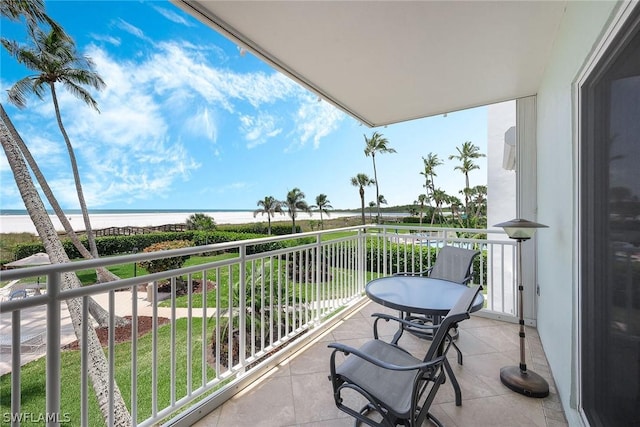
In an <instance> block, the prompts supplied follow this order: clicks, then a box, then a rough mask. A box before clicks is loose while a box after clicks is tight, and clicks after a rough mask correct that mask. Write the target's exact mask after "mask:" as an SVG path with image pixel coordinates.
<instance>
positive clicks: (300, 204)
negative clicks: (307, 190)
mask: <svg viewBox="0 0 640 427" xmlns="http://www.w3.org/2000/svg"><path fill="white" fill-rule="evenodd" d="M304 197H305V196H304V193H303V192H302V191H300V189H299V188H294V189H293V190H291V191H289V192H288V193H287V199H286V200H285V201H284V202H283V203H282V204H283V205H284V206H285V207H286V208H287V212H288V213H289V216H290V217H291V221H292V222H293V226H292V228H291V234H295V232H296V216H297V215H298V211H303V212H307V213H309V215H311V208H309V205H308V204H307V202H306V201H305V200H304Z"/></svg>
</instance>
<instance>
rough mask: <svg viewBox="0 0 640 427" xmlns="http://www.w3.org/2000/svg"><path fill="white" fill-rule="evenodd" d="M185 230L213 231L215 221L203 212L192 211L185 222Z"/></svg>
mask: <svg viewBox="0 0 640 427" xmlns="http://www.w3.org/2000/svg"><path fill="white" fill-rule="evenodd" d="M185 224H186V226H187V230H203V231H213V230H215V229H216V222H215V221H214V219H213V218H212V217H210V216H209V215H206V214H203V213H194V214H193V215H191V216H189V218H187V221H186V222H185Z"/></svg>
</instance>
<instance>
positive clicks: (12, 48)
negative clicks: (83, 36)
mask: <svg viewBox="0 0 640 427" xmlns="http://www.w3.org/2000/svg"><path fill="white" fill-rule="evenodd" d="M29 34H30V36H31V39H32V42H33V46H22V45H20V44H18V43H16V42H15V41H11V40H6V39H4V38H3V39H2V45H3V46H4V47H5V49H6V50H7V51H8V52H9V54H10V55H11V56H13V57H14V58H15V59H16V60H17V61H18V62H19V63H20V64H22V65H24V66H25V67H26V68H28V69H30V70H35V71H36V74H34V75H31V76H27V77H24V78H22V79H20V80H18V81H17V82H16V83H15V84H14V85H13V86H12V87H11V88H10V89H9V91H8V95H9V102H11V103H12V104H15V105H16V106H17V107H19V108H24V107H25V106H26V95H27V94H28V93H30V92H32V93H34V94H35V95H37V96H38V97H39V98H40V99H42V97H43V95H44V93H45V90H46V89H47V88H48V89H49V91H50V92H51V98H52V100H53V106H54V109H55V113H56V119H57V122H58V127H59V128H60V132H61V133H62V136H63V138H64V141H65V144H66V147H67V151H68V153H69V160H70V162H71V169H72V171H73V178H74V182H75V186H76V192H77V194H78V201H79V203H80V209H81V211H82V217H83V219H84V225H85V230H86V233H87V241H88V242H89V250H90V251H91V254H92V255H93V256H94V257H98V249H97V247H96V243H95V236H94V234H93V229H92V228H91V222H90V221H89V211H88V209H87V205H86V202H85V199H84V193H83V191H82V184H81V182H80V173H79V171H78V165H77V162H76V157H75V153H74V150H73V146H72V145H71V141H70V140H69V136H68V135H67V132H66V129H65V127H64V125H63V123H62V116H61V114H60V107H59V105H58V97H57V93H56V83H62V84H63V85H64V86H65V87H66V88H67V89H68V90H69V91H70V92H71V93H72V94H73V95H74V96H76V97H77V98H79V99H80V100H82V101H84V102H85V103H86V104H87V105H89V106H90V107H92V108H94V109H95V110H96V111H99V110H98V107H97V103H96V101H95V100H94V99H93V97H92V96H91V94H90V93H89V92H88V91H87V90H86V89H85V88H84V86H90V87H92V88H94V89H96V90H100V89H102V88H103V87H104V86H105V84H104V81H103V80H102V78H101V77H100V76H99V75H98V74H97V73H95V72H94V71H93V63H92V61H91V59H89V58H88V57H83V56H78V55H77V53H76V49H75V43H74V42H73V40H71V39H70V38H69V37H68V36H67V35H66V34H64V33H61V32H60V31H56V29H52V30H51V31H49V32H48V33H45V32H43V31H42V30H41V29H40V28H38V27H29Z"/></svg>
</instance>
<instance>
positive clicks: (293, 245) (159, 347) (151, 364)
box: [0, 226, 515, 426]
mask: <svg viewBox="0 0 640 427" xmlns="http://www.w3.org/2000/svg"><path fill="white" fill-rule="evenodd" d="M337 231H339V232H341V233H340V235H341V236H343V237H339V238H335V236H336V234H335V233H336V232H337ZM486 233H487V231H486V230H463V229H437V228H433V229H429V228H426V227H400V226H366V227H351V228H344V229H340V230H329V231H326V232H324V231H320V232H312V233H303V234H297V235H293V236H292V235H288V236H277V237H270V238H264V239H253V240H245V241H237V242H230V243H224V244H214V245H206V246H198V247H192V248H186V249H178V250H172V251H161V252H155V253H137V254H131V255H126V256H116V257H109V258H100V259H98V260H86V261H78V262H73V263H68V264H56V265H49V266H41V267H33V268H28V269H20V270H11V271H2V272H1V273H0V280H3V281H6V280H17V279H24V278H28V277H36V276H47V292H46V293H44V294H43V295H35V296H30V297H28V298H24V299H17V300H11V301H4V302H2V303H0V312H1V313H2V316H3V321H6V322H10V326H9V328H10V330H11V348H12V350H13V349H15V351H12V353H11V374H10V375H11V409H10V412H11V415H12V416H11V424H12V425H20V423H21V422H22V423H26V422H27V421H29V420H27V419H25V417H24V414H26V413H30V414H33V413H34V412H38V413H42V414H46V416H49V417H52V416H53V418H51V419H52V420H54V421H56V420H58V421H60V420H61V421H69V422H70V423H71V424H73V425H96V423H101V422H102V421H101V420H102V417H101V415H100V412H99V411H97V410H96V409H94V406H95V405H94V403H93V401H92V400H93V399H92V396H91V395H92V393H93V391H92V390H91V388H90V382H89V380H88V379H87V378H88V371H89V369H90V366H89V365H90V360H91V359H90V352H89V349H88V346H87V344H86V340H84V339H81V340H80V343H81V344H80V346H79V348H80V351H79V359H80V363H77V364H76V365H74V369H75V370H76V372H68V371H67V370H68V369H69V368H64V369H62V368H61V360H62V359H63V358H64V359H65V361H66V360H67V356H66V354H64V353H65V351H62V350H61V345H62V344H64V342H63V335H64V334H63V331H64V330H65V327H67V328H68V325H67V324H66V323H68V321H66V320H65V319H67V318H68V314H67V312H66V309H65V307H66V306H67V305H68V302H67V303H65V301H71V300H75V301H77V302H78V303H79V304H80V307H81V311H82V315H81V319H82V322H81V323H82V330H81V331H80V332H78V333H76V334H74V335H80V336H81V337H83V336H88V335H86V334H92V333H93V328H91V327H90V326H95V325H90V322H89V321H84V320H88V319H89V314H88V313H89V307H88V302H89V298H94V299H95V300H97V301H99V302H101V305H102V306H104V308H106V310H107V311H108V313H109V318H108V327H107V330H108V341H107V345H106V347H105V353H106V356H107V360H108V372H106V373H104V374H105V375H106V376H107V379H108V382H109V389H108V396H109V397H111V396H113V393H114V390H115V387H116V385H117V387H118V388H119V389H120V390H121V392H122V395H123V396H128V397H126V404H127V407H128V410H129V412H130V414H131V416H132V420H133V425H139V426H149V425H155V424H158V423H168V424H172V423H176V422H181V421H184V422H185V423H187V422H188V421H185V420H188V419H189V414H190V413H191V412H190V411H193V410H194V408H199V410H200V411H203V410H209V409H210V408H212V407H215V406H217V405H219V404H220V403H222V402H223V401H224V400H226V399H227V398H229V397H230V396H231V395H233V394H235V393H237V392H238V391H239V390H240V389H241V388H242V387H244V386H246V385H248V384H249V383H250V382H251V381H253V380H254V379H255V378H257V377H259V376H260V375H261V373H263V372H265V370H266V369H268V368H270V367H272V366H274V365H275V364H276V363H278V362H279V361H280V360H282V359H284V358H285V357H287V356H288V355H290V354H291V353H293V352H294V351H296V350H298V349H299V348H301V347H302V346H303V345H304V344H305V343H307V342H309V340H310V339H312V338H313V337H314V336H316V335H317V334H319V333H320V332H322V330H323V329H324V326H325V325H328V324H330V323H331V322H335V321H338V320H339V319H340V318H341V317H343V316H344V315H345V314H346V313H349V311H350V310H353V309H355V308H357V306H358V304H359V303H361V302H363V301H365V300H366V298H365V296H364V286H365V284H366V283H367V281H369V280H371V279H373V278H376V277H380V276H384V275H389V274H393V273H396V272H399V271H421V270H424V269H426V268H428V267H430V266H431V263H432V262H433V261H434V260H435V256H436V254H437V250H438V248H439V247H441V246H442V245H444V244H447V245H458V246H464V247H473V248H476V249H478V250H480V251H481V253H482V255H481V256H480V257H478V258H477V262H476V264H475V265H474V283H479V284H481V285H483V287H484V289H485V291H484V292H485V296H486V301H487V304H486V308H485V309H484V310H483V313H485V315H489V316H495V317H497V318H515V317H514V314H515V313H514V310H513V307H515V278H514V277H513V273H512V272H513V271H514V268H513V266H514V262H515V253H514V252H515V250H514V248H515V246H514V243H513V242H512V241H503V240H491V239H487V237H486V236H487V235H486ZM329 236H332V238H329ZM203 254H204V255H206V256H207V258H206V259H205V262H204V263H202V264H199V265H194V266H189V267H184V268H180V269H177V270H170V271H166V272H162V273H155V274H150V275H145V276H138V277H133V278H129V279H123V280H118V281H115V282H109V283H103V284H95V285H91V286H85V287H82V288H79V289H64V273H66V272H80V271H86V270H90V269H95V268H96V267H109V266H117V265H123V264H131V263H135V262H140V261H145V260H151V259H159V258H166V257H176V256H202V255H203ZM194 284H197V285H198V287H199V289H200V290H199V291H198V292H194V290H193V289H194V288H193V285H194ZM144 287H147V289H148V290H147V291H143V288H144ZM63 289H64V290H63ZM159 289H160V290H164V289H166V290H167V291H168V292H167V294H166V295H164V297H166V298H167V299H165V300H164V301H162V302H158V301H159V300H161V299H162V298H161V296H162V294H161V293H160V292H159ZM152 302H153V303H152ZM35 311H40V312H45V313H46V315H45V320H46V349H47V350H46V407H45V408H35V409H34V408H33V407H31V406H29V405H28V404H27V403H24V402H23V401H22V399H21V395H22V396H24V393H25V388H26V387H28V386H27V385H26V384H24V383H23V381H22V378H21V370H22V369H23V368H21V367H20V366H21V364H22V362H23V359H24V358H25V357H27V356H28V355H27V354H23V353H21V351H20V349H21V342H22V337H23V335H26V334H25V333H24V331H22V328H23V326H24V328H27V327H28V325H29V323H30V322H31V320H32V319H31V318H30V316H31V315H32V313H34V312H35ZM123 315H127V316H130V318H131V320H130V321H131V326H132V327H131V336H130V340H127V342H125V343H121V344H116V338H117V337H116V334H115V331H116V330H117V329H116V327H115V324H116V320H118V316H123ZM9 316H10V317H11V320H10V321H9V320H8V317H9ZM142 316H144V318H145V319H146V320H145V321H147V320H148V321H149V322H151V324H152V326H153V327H152V329H151V332H149V334H147V335H145V336H139V334H138V326H139V323H141V322H142V319H143V317H142ZM165 321H166V322H167V323H166V324H163V322H165ZM43 324H45V323H44V322H43ZM43 328H44V326H43ZM43 331H44V329H43ZM32 332H33V331H29V333H30V334H31V333H32ZM3 333H4V332H3ZM76 366H77V367H76ZM69 375H71V377H72V378H78V377H79V378H80V396H79V399H77V400H73V401H72V402H71V403H70V402H69V401H68V400H67V399H61V396H63V395H64V393H65V392H66V390H65V387H64V386H62V387H61V384H64V383H65V381H68V379H67V378H68V376H69ZM41 382H42V384H44V383H45V378H41ZM29 400H30V399H29ZM109 402H110V404H112V399H110V400H109ZM203 408H204V409H203ZM6 409H7V408H5V407H3V410H2V412H8V410H6ZM112 412H113V411H111V413H112ZM5 421H6V420H5ZM5 421H3V422H5ZM54 424H55V423H54ZM106 424H107V425H116V424H118V420H116V419H114V417H113V416H112V415H111V416H110V417H109V419H107V421H106Z"/></svg>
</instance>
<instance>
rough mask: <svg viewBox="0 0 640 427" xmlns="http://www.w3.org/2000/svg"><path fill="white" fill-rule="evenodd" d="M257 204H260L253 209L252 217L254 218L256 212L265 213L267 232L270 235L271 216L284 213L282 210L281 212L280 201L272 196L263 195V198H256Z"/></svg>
mask: <svg viewBox="0 0 640 427" xmlns="http://www.w3.org/2000/svg"><path fill="white" fill-rule="evenodd" d="M257 205H258V206H260V209H256V210H255V211H253V217H254V218H255V217H256V216H257V215H258V214H262V215H264V214H267V222H268V224H269V228H268V230H269V231H268V233H269V235H271V218H272V217H275V216H276V213H279V214H281V215H284V212H282V202H280V201H279V200H276V198H275V197H273V196H265V197H264V200H258V203H257Z"/></svg>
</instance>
